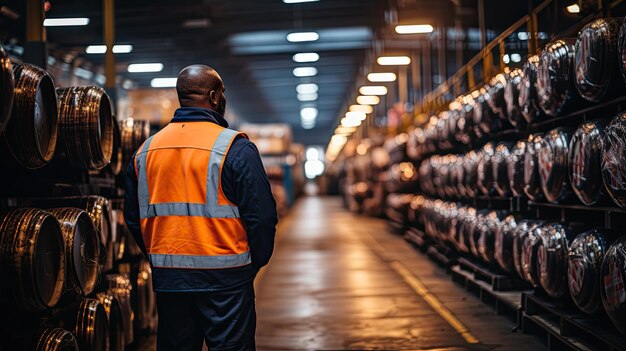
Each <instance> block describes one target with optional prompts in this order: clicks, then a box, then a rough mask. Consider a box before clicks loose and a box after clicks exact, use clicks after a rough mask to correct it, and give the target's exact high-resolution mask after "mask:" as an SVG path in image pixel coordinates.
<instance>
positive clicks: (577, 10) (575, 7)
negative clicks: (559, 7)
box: [566, 4, 580, 13]
mask: <svg viewBox="0 0 626 351" xmlns="http://www.w3.org/2000/svg"><path fill="white" fill-rule="evenodd" d="M566 9H567V12H569V13H580V6H578V4H574V5H569V6H568V7H566Z"/></svg>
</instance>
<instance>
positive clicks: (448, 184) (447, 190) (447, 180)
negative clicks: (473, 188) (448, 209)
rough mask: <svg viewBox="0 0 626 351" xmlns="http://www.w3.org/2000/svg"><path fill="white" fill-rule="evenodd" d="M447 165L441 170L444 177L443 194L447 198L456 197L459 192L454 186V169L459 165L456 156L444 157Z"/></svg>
mask: <svg viewBox="0 0 626 351" xmlns="http://www.w3.org/2000/svg"><path fill="white" fill-rule="evenodd" d="M443 159H444V163H445V165H444V166H443V167H442V168H441V171H442V177H443V192H444V194H445V195H446V197H456V195H457V190H456V186H455V185H454V177H455V175H454V167H455V166H456V163H457V157H456V155H446V156H444V157H443Z"/></svg>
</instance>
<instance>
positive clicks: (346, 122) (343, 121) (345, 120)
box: [341, 117, 361, 127]
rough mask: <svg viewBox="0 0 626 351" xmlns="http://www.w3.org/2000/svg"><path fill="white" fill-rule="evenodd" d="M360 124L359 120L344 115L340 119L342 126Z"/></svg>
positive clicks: (356, 125)
mask: <svg viewBox="0 0 626 351" xmlns="http://www.w3.org/2000/svg"><path fill="white" fill-rule="evenodd" d="M360 125H361V121H358V120H354V119H349V118H345V117H344V118H342V119H341V126H342V127H358V126H360Z"/></svg>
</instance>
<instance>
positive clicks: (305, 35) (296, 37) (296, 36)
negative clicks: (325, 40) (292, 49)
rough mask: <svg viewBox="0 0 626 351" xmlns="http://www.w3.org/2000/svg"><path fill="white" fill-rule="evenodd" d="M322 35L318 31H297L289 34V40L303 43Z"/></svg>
mask: <svg viewBox="0 0 626 351" xmlns="http://www.w3.org/2000/svg"><path fill="white" fill-rule="evenodd" d="M319 38H320V35H319V34H317V33H316V32H295V33H289V34H287V41H288V42H291V43H301V42H305V41H316V40H317V39H319Z"/></svg>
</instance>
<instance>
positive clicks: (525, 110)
mask: <svg viewBox="0 0 626 351" xmlns="http://www.w3.org/2000/svg"><path fill="white" fill-rule="evenodd" d="M538 69H539V56H537V55H533V56H530V57H529V58H528V61H526V62H525V63H524V65H523V66H522V73H521V79H520V81H519V85H518V90H519V96H518V99H517V102H518V103H519V106H520V112H521V114H522V117H524V119H525V120H526V122H527V123H534V122H537V121H540V120H541V119H542V117H543V111H541V107H539V96H538V95H537V71H538Z"/></svg>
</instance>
